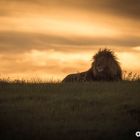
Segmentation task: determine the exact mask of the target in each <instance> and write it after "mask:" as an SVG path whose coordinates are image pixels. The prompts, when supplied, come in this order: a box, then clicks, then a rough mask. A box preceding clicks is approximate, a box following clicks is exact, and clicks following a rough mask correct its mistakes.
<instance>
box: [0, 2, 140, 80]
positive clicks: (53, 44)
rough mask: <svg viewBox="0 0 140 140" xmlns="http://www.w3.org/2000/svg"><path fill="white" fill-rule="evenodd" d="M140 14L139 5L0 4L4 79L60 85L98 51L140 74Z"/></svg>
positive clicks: (0, 53) (0, 36)
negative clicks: (106, 50) (106, 51)
mask: <svg viewBox="0 0 140 140" xmlns="http://www.w3.org/2000/svg"><path fill="white" fill-rule="evenodd" d="M139 9H140V1H138V0H133V1H132V0H123V1H122V0H102V1H98V0H86V1H85V0H79V1H75V0H63V1H60V0H47V1H45V0H22V1H19V0H1V1H0V63H1V67H0V74H1V77H10V78H19V79H21V78H24V79H30V78H41V79H43V80H48V79H62V78H63V77H64V76H65V75H67V74H69V73H75V72H81V71H84V70H87V69H88V68H89V67H90V65H91V62H92V61H91V59H92V56H93V55H94V54H95V53H96V52H97V51H98V50H99V49H100V48H110V49H112V50H113V51H115V54H116V55H117V57H118V59H119V61H120V63H121V66H122V69H123V70H126V71H128V72H131V71H132V72H136V73H140V62H139V60H140V11H139Z"/></svg>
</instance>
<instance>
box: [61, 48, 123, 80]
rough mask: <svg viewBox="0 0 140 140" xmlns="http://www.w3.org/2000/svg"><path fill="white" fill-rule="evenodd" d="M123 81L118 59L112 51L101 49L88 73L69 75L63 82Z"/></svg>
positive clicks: (94, 57)
mask: <svg viewBox="0 0 140 140" xmlns="http://www.w3.org/2000/svg"><path fill="white" fill-rule="evenodd" d="M119 80H122V70H121V67H120V63H119V62H118V60H117V57H116V56H115V55H114V52H113V51H111V50H110V49H106V48H105V49H100V50H99V51H98V52H97V53H96V54H95V55H94V56H93V62H92V64H91V68H90V69H89V70H87V71H84V72H81V73H76V74H69V75H67V76H66V77H65V78H64V79H63V80H62V82H92V81H119Z"/></svg>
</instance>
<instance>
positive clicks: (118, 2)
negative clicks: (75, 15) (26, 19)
mask: <svg viewBox="0 0 140 140" xmlns="http://www.w3.org/2000/svg"><path fill="white" fill-rule="evenodd" d="M0 3H5V4H6V5H7V7H8V6H10V8H11V7H14V6H16V5H22V4H27V5H28V6H30V7H31V8H32V5H38V6H42V7H46V8H47V7H49V8H50V7H52V8H53V6H57V7H60V6H67V7H69V8H71V9H73V8H76V9H77V10H78V9H85V10H88V11H91V12H95V11H97V10H98V11H99V12H107V13H110V14H115V15H119V16H123V17H128V18H135V19H140V0H78V1H76V0H61V1H60V0H22V1H19V0H1V2H0ZM27 9H28V10H29V8H27ZM15 10H16V9H15ZM25 10H26V9H25ZM36 10H37V9H36ZM11 12H12V11H11ZM27 12H28V11H27ZM38 12H39V11H38ZM1 14H2V15H3V14H5V12H1V13H0V15H1Z"/></svg>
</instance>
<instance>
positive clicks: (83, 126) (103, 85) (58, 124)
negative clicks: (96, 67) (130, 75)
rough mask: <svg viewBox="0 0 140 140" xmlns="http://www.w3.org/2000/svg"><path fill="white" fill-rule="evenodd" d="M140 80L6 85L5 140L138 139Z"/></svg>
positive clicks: (0, 120)
mask: <svg viewBox="0 0 140 140" xmlns="http://www.w3.org/2000/svg"><path fill="white" fill-rule="evenodd" d="M136 131H140V82H113V83H111V82H95V83H81V84H76V83H75V84H45V83H44V84H43V83H42V84H41V83H40V84H39V83H38V84H29V83H27V84H26V83H10V84H9V83H4V82H1V83H0V140H27V139H30V140H31V139H33V140H42V139H45V140H53V139H56V140H59V139H60V140H61V139H65V140H135V139H136V140H138V139H140V138H136V136H135V133H136Z"/></svg>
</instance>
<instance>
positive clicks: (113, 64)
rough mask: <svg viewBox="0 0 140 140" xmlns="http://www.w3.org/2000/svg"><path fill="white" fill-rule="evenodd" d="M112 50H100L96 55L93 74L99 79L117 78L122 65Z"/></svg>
mask: <svg viewBox="0 0 140 140" xmlns="http://www.w3.org/2000/svg"><path fill="white" fill-rule="evenodd" d="M114 58H115V57H114V56H112V54H111V53H110V52H108V51H107V50H104V51H100V52H99V53H98V54H97V55H95V56H94V62H93V64H92V71H93V75H94V77H95V78H96V79H98V80H112V79H114V78H116V76H117V74H118V72H119V71H120V67H119V65H118V63H117V61H116V60H115V59H114Z"/></svg>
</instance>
